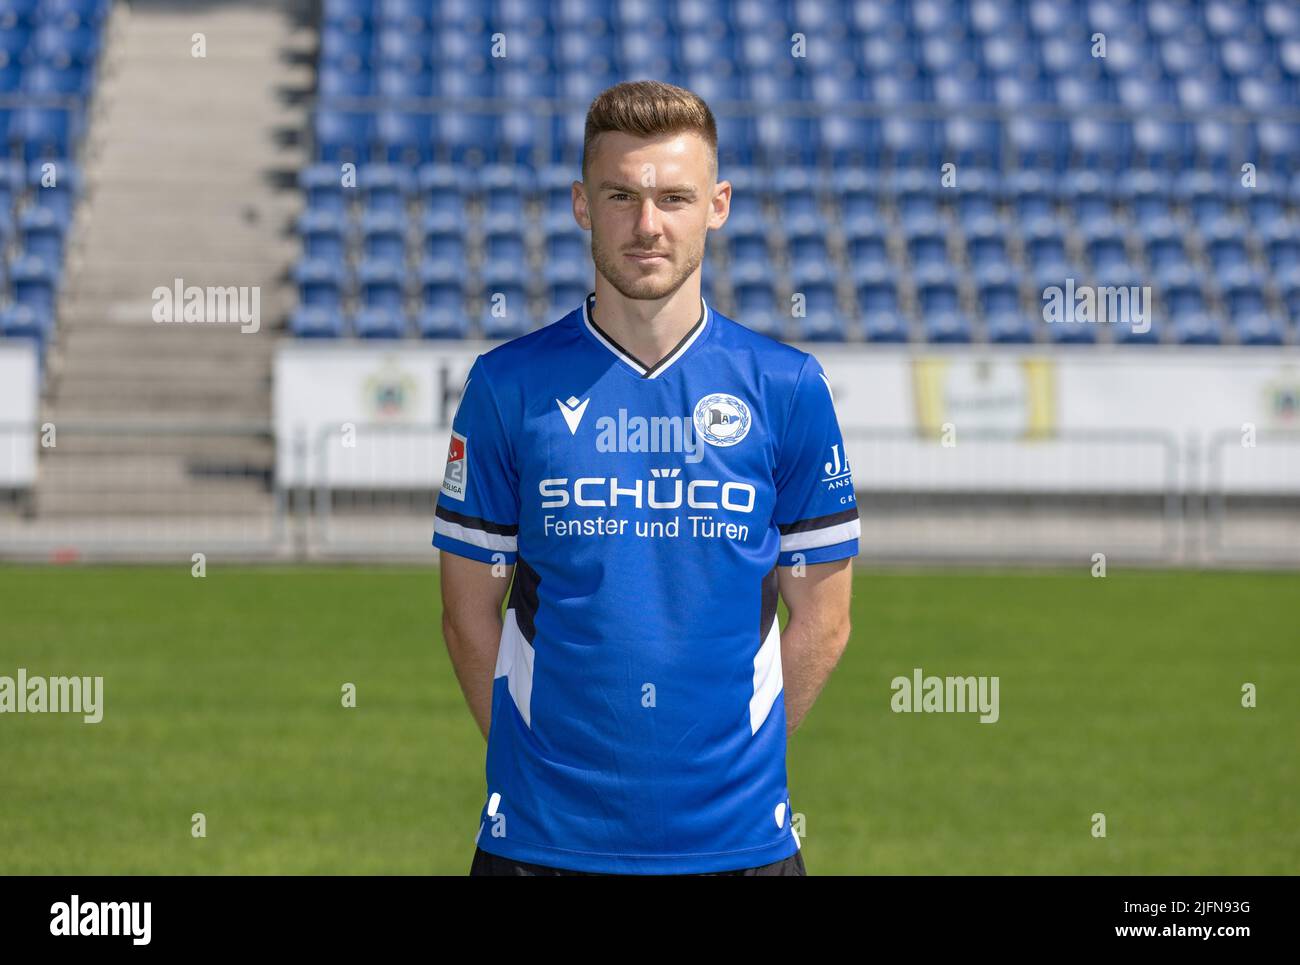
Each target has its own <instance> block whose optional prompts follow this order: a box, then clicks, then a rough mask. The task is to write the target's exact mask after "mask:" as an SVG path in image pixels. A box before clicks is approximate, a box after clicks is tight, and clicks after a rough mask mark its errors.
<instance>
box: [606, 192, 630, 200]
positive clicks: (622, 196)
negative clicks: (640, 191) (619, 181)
mask: <svg viewBox="0 0 1300 965" xmlns="http://www.w3.org/2000/svg"><path fill="white" fill-rule="evenodd" d="M630 197H632V196H631V195H630V194H627V193H625V192H623V191H619V192H617V193H616V194H611V195H610V198H611V199H613V198H630Z"/></svg>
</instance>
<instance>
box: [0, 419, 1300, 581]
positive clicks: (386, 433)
mask: <svg viewBox="0 0 1300 965" xmlns="http://www.w3.org/2000/svg"><path fill="white" fill-rule="evenodd" d="M49 428H50V427H49V426H48V425H46V426H39V425H35V424H33V423H23V424H14V423H0V439H6V440H9V445H8V446H7V447H0V462H3V461H4V460H5V459H13V458H15V456H14V455H13V453H14V452H17V453H18V454H19V455H18V458H22V459H30V460H31V461H32V462H33V464H34V465H35V466H36V473H35V477H34V483H33V485H32V486H30V487H22V488H16V489H15V488H10V489H9V490H8V491H7V494H6V496H5V500H4V503H3V505H0V558H21V559H46V558H50V557H57V558H62V559H78V558H80V559H97V558H104V559H115V558H136V557H139V558H159V557H162V558H174V557H175V556H176V555H177V554H181V553H185V554H186V555H189V553H191V552H217V553H220V554H225V555H227V556H234V557H240V558H275V559H297V560H310V559H325V558H353V557H362V558H373V559H393V560H399V559H400V560H408V561H422V560H430V559H432V558H433V550H432V547H431V545H430V543H431V538H432V526H433V510H434V505H435V502H436V493H437V490H438V487H439V486H440V484H441V475H442V469H443V462H444V459H445V445H446V443H445V439H446V437H447V428H446V426H442V427H439V426H436V425H434V424H433V423H423V424H421V423H401V424H392V423H369V422H361V423H350V424H348V425H346V426H345V427H341V428H329V429H325V428H322V429H319V430H318V431H317V432H316V433H315V435H314V436H312V437H304V436H303V435H301V434H297V435H295V436H294V437H292V438H290V439H287V440H285V439H278V440H277V439H276V438H275V435H274V433H273V431H272V430H271V427H270V426H267V425H244V426H224V427H223V426H214V425H211V424H208V425H204V424H177V423H159V424H151V425H140V424H133V425H126V424H117V425H114V424H109V423H102V422H100V423H61V424H59V425H58V426H56V427H55V428H56V430H57V433H58V435H57V444H56V445H53V446H47V445H45V444H44V443H45V442H47V441H49V440H48V436H49V433H48V430H49ZM845 449H846V452H847V455H848V458H849V461H850V464H851V466H852V469H853V476H854V482H855V486H856V489H857V492H858V498H859V507H860V510H861V516H862V522H863V538H862V542H861V551H862V558H863V559H868V560H882V561H886V560H929V561H943V560H950V561H955V560H967V559H969V560H1008V561H1013V560H1061V561H1067V560H1078V559H1080V558H1090V557H1091V556H1092V555H1093V554H1095V553H1102V554H1104V555H1106V556H1107V558H1108V559H1111V560H1114V561H1116V562H1117V563H1121V564H1122V563H1123V562H1125V561H1131V562H1143V563H1158V562H1165V563H1171V564H1204V563H1214V562H1226V563H1263V564H1271V563H1276V564H1281V565H1286V564H1297V563H1300V432H1288V433H1282V432H1264V433H1259V434H1258V435H1255V434H1247V435H1243V433H1242V432H1241V431H1240V430H1238V429H1225V430H1223V431H1221V432H1217V433H1213V434H1211V435H1210V436H1209V437H1208V438H1202V437H1201V436H1199V435H1196V434H1189V433H1183V434H1181V435H1180V434H1175V433H1173V432H1164V433H1161V432H1142V431H1131V432H1119V431H1105V430H1093V431H1084V430H1077V431H1072V432H1054V433H1042V434H1025V433H1023V432H1019V431H1007V430H996V429H981V430H959V431H957V432H956V433H945V432H938V433H923V434H922V433H917V432H916V431H915V430H913V429H901V428H900V429H862V428H857V429H850V430H846V432H845ZM277 453H278V455H277ZM286 460H288V461H290V462H292V463H294V464H295V470H294V472H293V473H291V474H287V475H289V477H290V478H292V479H295V480H301V481H302V482H301V483H298V484H292V485H290V484H285V483H284V482H283V481H282V479H281V478H280V477H279V475H278V474H277V473H276V472H275V471H274V468H273V467H274V466H275V465H276V464H277V463H278V464H280V465H284V463H285V461H286ZM394 466H396V467H398V469H399V470H400V471H398V472H397V473H396V475H395V476H394V473H393V468H394ZM0 468H2V467H0Z"/></svg>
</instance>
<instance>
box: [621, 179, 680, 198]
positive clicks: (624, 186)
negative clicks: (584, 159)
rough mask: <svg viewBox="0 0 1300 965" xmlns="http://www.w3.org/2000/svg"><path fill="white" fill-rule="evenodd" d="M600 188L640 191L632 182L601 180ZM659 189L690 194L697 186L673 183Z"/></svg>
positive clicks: (635, 192) (671, 192)
mask: <svg viewBox="0 0 1300 965" xmlns="http://www.w3.org/2000/svg"><path fill="white" fill-rule="evenodd" d="M599 190H601V191H610V190H613V191H626V192H627V193H628V194H639V193H640V189H639V188H634V187H632V186H631V185H630V184H621V183H619V182H618V181H601V182H600V188H599ZM657 190H659V191H661V192H664V193H667V194H689V195H694V194H695V188H694V187H692V186H691V185H689V184H677V185H673V186H672V187H667V188H659V189H657Z"/></svg>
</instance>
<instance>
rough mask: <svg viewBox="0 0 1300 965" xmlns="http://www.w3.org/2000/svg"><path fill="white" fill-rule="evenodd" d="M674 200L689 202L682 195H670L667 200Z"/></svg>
mask: <svg viewBox="0 0 1300 965" xmlns="http://www.w3.org/2000/svg"><path fill="white" fill-rule="evenodd" d="M674 198H675V199H677V200H678V201H685V200H687V199H686V198H683V197H682V196H681V195H680V194H670V195H668V198H667V200H669V201H672V200H673V199H674Z"/></svg>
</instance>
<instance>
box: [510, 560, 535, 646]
mask: <svg viewBox="0 0 1300 965" xmlns="http://www.w3.org/2000/svg"><path fill="white" fill-rule="evenodd" d="M541 582H542V578H541V577H540V576H539V575H538V574H537V571H536V570H535V569H533V568H532V567H531V566H529V565H528V562H527V561H526V560H525V559H524V558H523V557H522V556H520V557H517V558H516V560H515V579H514V582H513V583H511V585H510V601H509V602H508V603H507V604H506V608H507V609H510V610H514V611H515V623H516V624H517V625H518V626H519V632H520V633H521V634H523V637H524V639H525V640H527V641H528V642H529V643H532V642H533V637H535V636H536V635H537V627H536V625H535V624H534V622H533V621H534V620H535V619H536V617H537V585H538V584H539V583H541Z"/></svg>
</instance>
